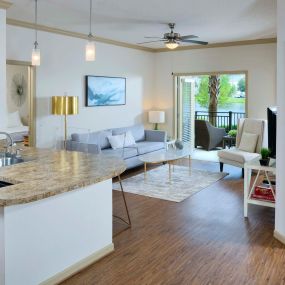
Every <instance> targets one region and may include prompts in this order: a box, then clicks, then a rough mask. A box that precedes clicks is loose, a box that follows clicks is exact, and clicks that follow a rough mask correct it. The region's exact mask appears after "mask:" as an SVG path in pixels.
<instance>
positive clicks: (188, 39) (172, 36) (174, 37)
mask: <svg viewBox="0 0 285 285" xmlns="http://www.w3.org/2000/svg"><path fill="white" fill-rule="evenodd" d="M168 26H169V28H170V33H165V34H164V35H163V37H162V38H161V37H145V38H146V39H159V40H153V41H147V42H142V43H138V44H139V45H141V44H148V43H155V42H164V43H165V46H166V47H167V48H169V49H176V48H177V47H178V46H179V44H180V43H181V42H182V43H193V44H199V45H207V44H208V42H202V41H196V40H192V39H196V38H198V36H195V35H188V36H181V35H180V34H179V33H174V27H175V23H169V24H168Z"/></svg>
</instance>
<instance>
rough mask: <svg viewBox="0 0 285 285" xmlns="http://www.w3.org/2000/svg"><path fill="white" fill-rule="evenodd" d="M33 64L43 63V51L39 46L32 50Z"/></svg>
mask: <svg viewBox="0 0 285 285" xmlns="http://www.w3.org/2000/svg"><path fill="white" fill-rule="evenodd" d="M32 65H33V66H39V65H41V51H40V49H39V48H34V49H33V52H32Z"/></svg>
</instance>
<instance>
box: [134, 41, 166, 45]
mask: <svg viewBox="0 0 285 285" xmlns="http://www.w3.org/2000/svg"><path fill="white" fill-rule="evenodd" d="M165 41H167V40H158V41H149V42H142V43H137V44H138V45H142V44H149V43H157V42H165Z"/></svg>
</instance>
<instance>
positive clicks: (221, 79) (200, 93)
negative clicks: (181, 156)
mask: <svg viewBox="0 0 285 285" xmlns="http://www.w3.org/2000/svg"><path fill="white" fill-rule="evenodd" d="M247 77H248V76H247V72H246V71H237V72H211V73H194V74H176V75H175V77H174V82H175V104H174V105H175V107H174V108H175V109H174V114H175V115H174V120H175V124H174V125H175V130H174V133H175V135H176V137H177V138H178V139H180V140H182V141H183V142H185V143H190V145H191V146H192V147H193V148H194V147H195V146H196V147H198V148H201V146H197V144H196V142H195V124H196V123H195V122H197V121H201V120H202V121H208V122H209V123H210V124H211V125H212V126H213V127H217V128H223V129H225V132H226V133H229V132H230V131H231V130H236V129H237V123H238V120H239V119H240V118H244V117H246V113H247V96H248V88H247V84H248V83H247V81H248V79H247ZM222 140H223V137H221V142H219V143H218V144H217V147H220V146H222Z"/></svg>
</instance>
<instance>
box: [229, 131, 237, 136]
mask: <svg viewBox="0 0 285 285" xmlns="http://www.w3.org/2000/svg"><path fill="white" fill-rule="evenodd" d="M229 136H230V137H233V138H235V137H236V136H237V130H230V131H229Z"/></svg>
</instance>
